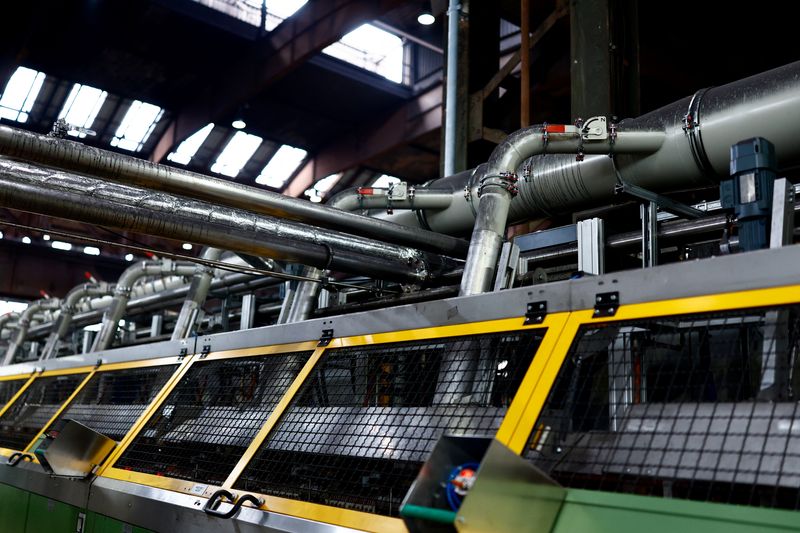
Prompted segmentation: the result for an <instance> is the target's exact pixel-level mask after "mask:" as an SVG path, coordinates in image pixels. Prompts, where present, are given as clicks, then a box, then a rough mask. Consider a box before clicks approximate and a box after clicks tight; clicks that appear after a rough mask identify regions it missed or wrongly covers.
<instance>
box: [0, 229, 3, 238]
mask: <svg viewBox="0 0 800 533" xmlns="http://www.w3.org/2000/svg"><path fill="white" fill-rule="evenodd" d="M3 237H4V235H3V232H2V231H0V239H2V238H3Z"/></svg>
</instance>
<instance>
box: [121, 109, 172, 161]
mask: <svg viewBox="0 0 800 533" xmlns="http://www.w3.org/2000/svg"><path fill="white" fill-rule="evenodd" d="M163 114H164V110H163V109H161V108H160V107H158V106H155V105H153V104H148V103H146V102H140V101H139V100H134V101H133V103H132V104H131V107H130V109H128V112H127V113H125V118H123V119H122V123H121V124H120V125H119V128H117V132H116V133H115V134H114V138H113V139H111V146H117V147H119V148H122V149H123V150H130V151H131V152H138V151H139V150H141V149H142V147H143V146H144V143H146V142H147V139H148V138H149V137H150V134H151V133H153V129H154V128H155V127H156V124H158V121H159V120H161V117H162V115H163Z"/></svg>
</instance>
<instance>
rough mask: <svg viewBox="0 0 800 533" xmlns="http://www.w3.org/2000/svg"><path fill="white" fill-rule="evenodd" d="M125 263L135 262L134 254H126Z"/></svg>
mask: <svg viewBox="0 0 800 533" xmlns="http://www.w3.org/2000/svg"><path fill="white" fill-rule="evenodd" d="M125 261H133V254H125Z"/></svg>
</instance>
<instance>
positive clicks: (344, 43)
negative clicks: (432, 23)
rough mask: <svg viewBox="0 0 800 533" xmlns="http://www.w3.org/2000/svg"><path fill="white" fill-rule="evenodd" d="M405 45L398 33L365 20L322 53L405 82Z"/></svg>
mask: <svg viewBox="0 0 800 533" xmlns="http://www.w3.org/2000/svg"><path fill="white" fill-rule="evenodd" d="M403 48H404V47H403V40H402V39H401V38H400V37H398V36H397V35H393V34H391V33H389V32H388V31H385V30H382V29H380V28H377V27H375V26H373V25H371V24H363V25H361V26H359V27H358V28H356V29H355V30H353V31H351V32H350V33H348V34H347V35H345V36H344V37H342V39H341V40H340V41H339V42H336V43H333V44H332V45H330V46H328V47H327V48H325V49H324V50H323V51H322V53H324V54H328V55H329V56H333V57H336V58H338V59H341V60H342V61H346V62H348V63H350V64H352V65H355V66H357V67H361V68H363V69H365V70H369V71H370V72H375V73H376V74H380V75H381V76H383V77H384V78H387V79H389V80H392V81H394V82H397V83H403Z"/></svg>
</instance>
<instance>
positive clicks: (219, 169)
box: [211, 131, 261, 178]
mask: <svg viewBox="0 0 800 533" xmlns="http://www.w3.org/2000/svg"><path fill="white" fill-rule="evenodd" d="M259 146H261V137H258V136H256V135H250V134H249V133H245V132H243V131H237V132H236V134H234V136H233V138H232V139H231V140H230V141H228V144H227V145H225V149H224V150H222V153H220V154H219V156H217V160H216V161H215V162H214V164H213V165H211V172H216V173H217V174H222V175H224V176H228V177H231V178H235V177H236V176H238V175H239V172H240V171H241V170H242V167H244V166H245V165H246V164H247V162H248V161H250V158H251V157H253V154H254V153H255V151H256V150H257V149H258V147H259Z"/></svg>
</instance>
